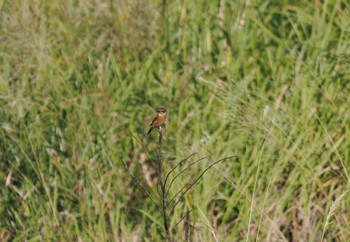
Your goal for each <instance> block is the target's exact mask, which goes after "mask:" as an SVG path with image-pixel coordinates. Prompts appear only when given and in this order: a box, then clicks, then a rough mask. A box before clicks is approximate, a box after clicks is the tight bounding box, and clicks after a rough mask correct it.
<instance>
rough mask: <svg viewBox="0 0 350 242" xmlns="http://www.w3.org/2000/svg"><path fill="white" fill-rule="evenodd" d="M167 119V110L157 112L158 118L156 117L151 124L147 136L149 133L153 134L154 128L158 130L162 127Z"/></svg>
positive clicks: (160, 109)
mask: <svg viewBox="0 0 350 242" xmlns="http://www.w3.org/2000/svg"><path fill="white" fill-rule="evenodd" d="M165 119H166V110H165V108H159V109H158V110H157V117H155V118H154V119H153V121H152V123H151V124H150V126H151V128H150V129H149V131H148V133H147V135H149V133H151V131H152V130H153V129H154V128H158V127H160V126H162V125H163V124H164V122H165Z"/></svg>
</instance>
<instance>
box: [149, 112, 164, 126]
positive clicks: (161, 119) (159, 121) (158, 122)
mask: <svg viewBox="0 0 350 242" xmlns="http://www.w3.org/2000/svg"><path fill="white" fill-rule="evenodd" d="M165 119H166V114H160V115H158V116H157V118H156V119H155V120H154V121H153V123H152V125H151V126H152V127H158V126H160V125H162V124H163V123H164V122H165Z"/></svg>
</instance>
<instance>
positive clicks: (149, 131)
mask: <svg viewBox="0 0 350 242" xmlns="http://www.w3.org/2000/svg"><path fill="white" fill-rule="evenodd" d="M152 130H153V127H151V128H150V129H149V130H148V132H147V135H149V133H151V131H152Z"/></svg>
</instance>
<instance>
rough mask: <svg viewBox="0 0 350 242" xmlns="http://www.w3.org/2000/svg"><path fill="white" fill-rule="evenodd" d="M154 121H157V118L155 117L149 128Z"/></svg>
mask: <svg viewBox="0 0 350 242" xmlns="http://www.w3.org/2000/svg"><path fill="white" fill-rule="evenodd" d="M156 119H157V117H155V118H154V119H153V121H152V123H151V124H150V125H149V126H152V125H153V123H154V121H156Z"/></svg>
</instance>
